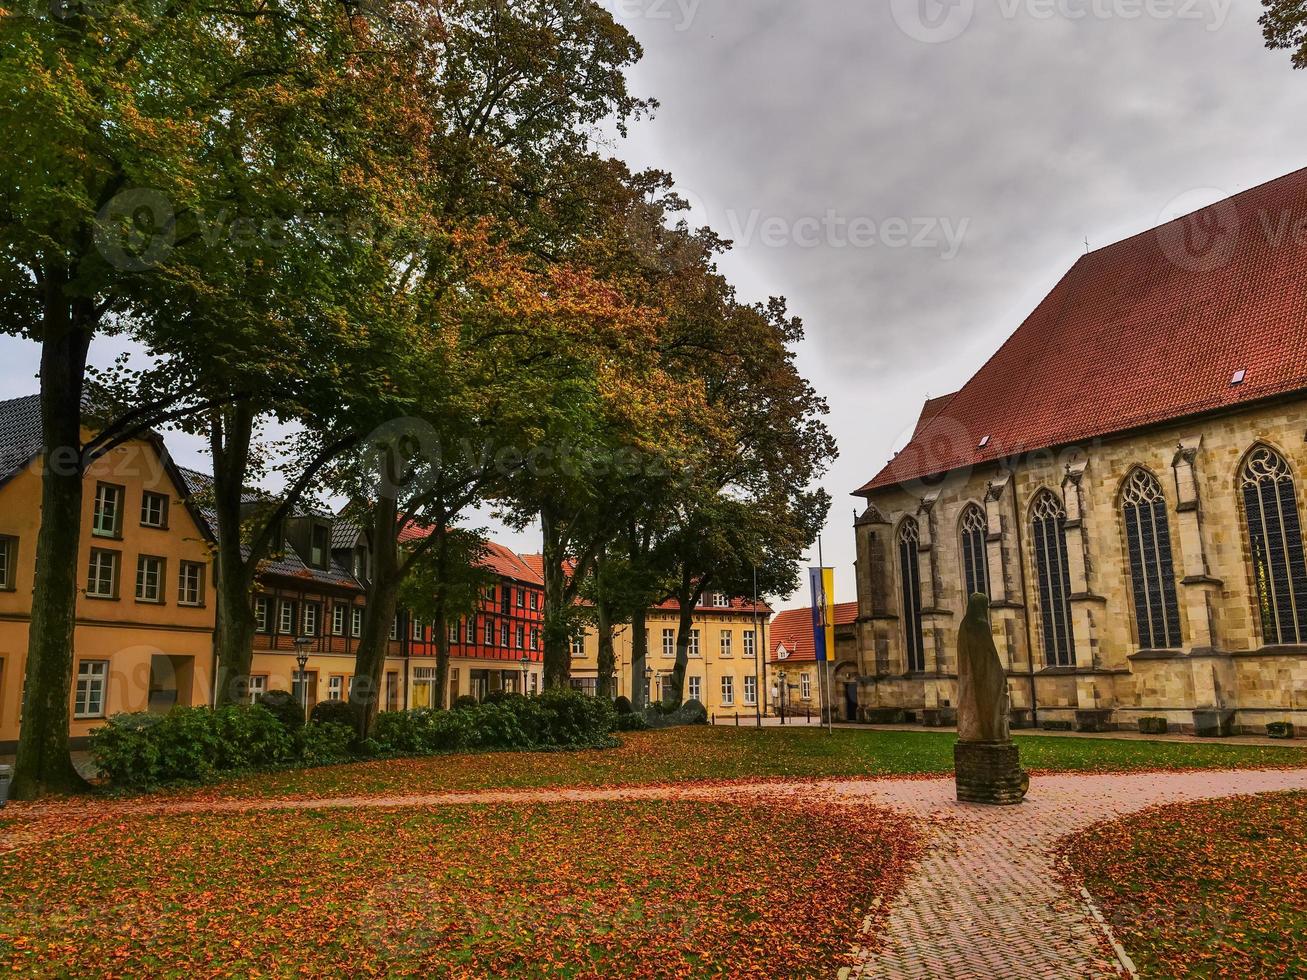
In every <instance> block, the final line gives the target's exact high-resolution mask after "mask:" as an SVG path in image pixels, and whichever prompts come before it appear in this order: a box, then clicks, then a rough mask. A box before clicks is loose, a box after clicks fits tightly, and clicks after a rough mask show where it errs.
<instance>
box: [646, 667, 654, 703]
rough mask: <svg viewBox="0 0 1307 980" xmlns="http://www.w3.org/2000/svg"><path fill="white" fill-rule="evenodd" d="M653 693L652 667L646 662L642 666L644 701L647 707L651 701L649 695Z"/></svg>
mask: <svg viewBox="0 0 1307 980" xmlns="http://www.w3.org/2000/svg"><path fill="white" fill-rule="evenodd" d="M652 693H653V668H652V667H650V666H649V665H648V664H645V667H644V703H645V707H648V706H649V704H650V703H651V701H650V695H651V694H652Z"/></svg>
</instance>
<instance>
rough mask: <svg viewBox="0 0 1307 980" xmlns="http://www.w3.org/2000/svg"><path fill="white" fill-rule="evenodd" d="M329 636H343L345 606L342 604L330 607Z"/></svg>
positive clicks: (336, 603) (334, 604)
mask: <svg viewBox="0 0 1307 980" xmlns="http://www.w3.org/2000/svg"><path fill="white" fill-rule="evenodd" d="M331 635H332V636H344V635H345V604H344V603H342V602H335V603H332V605H331Z"/></svg>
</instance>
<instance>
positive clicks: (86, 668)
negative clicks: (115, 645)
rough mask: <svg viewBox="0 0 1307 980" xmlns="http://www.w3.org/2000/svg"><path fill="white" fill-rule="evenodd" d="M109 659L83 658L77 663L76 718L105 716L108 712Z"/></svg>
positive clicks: (74, 711) (74, 712) (74, 715)
mask: <svg viewBox="0 0 1307 980" xmlns="http://www.w3.org/2000/svg"><path fill="white" fill-rule="evenodd" d="M108 700H109V661H107V660H83V661H81V662H80V663H78V665H77V690H76V692H75V694H74V696H73V717H74V718H104V717H105V716H106V715H107V713H108Z"/></svg>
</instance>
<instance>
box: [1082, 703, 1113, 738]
mask: <svg viewBox="0 0 1307 980" xmlns="http://www.w3.org/2000/svg"><path fill="white" fill-rule="evenodd" d="M1111 721H1112V710H1111V709H1110V708H1090V709H1087V710H1081V711H1077V712H1076V720H1075V730H1076V731H1078V732H1106V731H1109V730H1110V729H1111Z"/></svg>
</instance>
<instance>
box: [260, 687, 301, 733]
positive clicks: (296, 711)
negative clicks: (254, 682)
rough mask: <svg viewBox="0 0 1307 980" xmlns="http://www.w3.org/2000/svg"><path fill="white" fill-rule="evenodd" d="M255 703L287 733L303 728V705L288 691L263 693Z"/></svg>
mask: <svg viewBox="0 0 1307 980" xmlns="http://www.w3.org/2000/svg"><path fill="white" fill-rule="evenodd" d="M257 703H258V704H259V705H260V706H261V707H263V708H265V709H267V711H269V712H270V713H271V714H272V716H273V717H274V718H276V719H277V720H278V721H279V722H281V725H282V727H283V728H285V729H286V731H288V732H297V731H299V730H300V729H301V728H303V727H304V705H303V704H302V703H301V702H300V700H299V699H298V698H296V697H295V696H294V695H293V694H291V693H290V692H289V691H265V692H264V693H263V694H260V695H259V697H258V701H257Z"/></svg>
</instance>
